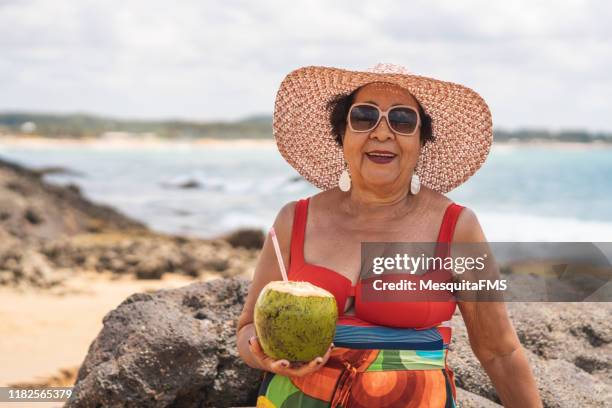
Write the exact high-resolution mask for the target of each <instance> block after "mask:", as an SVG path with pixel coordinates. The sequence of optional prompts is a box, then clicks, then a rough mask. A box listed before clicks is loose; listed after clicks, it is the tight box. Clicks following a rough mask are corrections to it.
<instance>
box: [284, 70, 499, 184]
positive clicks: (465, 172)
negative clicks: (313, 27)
mask: <svg viewBox="0 0 612 408" xmlns="http://www.w3.org/2000/svg"><path fill="white" fill-rule="evenodd" d="M370 82H390V83H393V84H397V85H399V86H401V87H403V88H405V89H407V90H408V91H409V92H410V93H411V94H412V95H413V96H414V97H415V98H416V99H417V100H418V101H419V103H420V104H421V106H422V107H423V109H424V110H425V113H427V114H428V115H429V116H430V117H431V119H432V120H431V122H432V131H433V136H434V141H429V142H427V143H426V144H425V145H424V146H423V148H422V149H421V155H420V157H419V161H418V163H417V168H416V172H417V174H418V176H419V178H420V181H421V184H423V185H425V186H427V187H429V188H432V189H434V190H436V191H439V192H441V193H446V192H448V191H450V190H452V189H453V188H455V187H457V186H459V185H460V184H461V183H463V182H464V181H466V180H467V179H468V178H469V177H470V176H472V175H473V174H474V173H475V172H476V170H478V169H479V168H480V166H482V164H483V163H484V161H485V159H486V157H487V155H488V153H489V149H490V147H491V143H492V141H493V131H492V127H493V125H492V120H491V112H490V111H489V108H488V106H487V104H486V103H485V101H484V100H483V99H482V97H480V95H478V94H477V93H476V92H475V91H473V90H471V89H470V88H467V87H465V86H462V85H458V84H454V83H451V82H445V81H440V80H437V79H432V78H426V77H423V76H418V75H413V74H410V73H408V72H407V71H406V70H405V69H404V68H403V67H400V66H396V65H391V64H378V65H376V66H375V67H373V68H371V69H370V70H368V71H348V70H343V69H338V68H330V67H316V66H310V67H303V68H299V69H296V70H295V71H292V72H290V73H289V75H287V76H286V77H285V79H284V80H283V82H282V83H281V85H280V88H279V90H278V93H277V95H276V101H275V103H274V117H273V130H274V137H275V139H276V144H277V146H278V149H279V151H280V153H281V154H282V156H283V157H284V158H285V160H287V162H288V163H289V164H290V165H291V166H292V167H293V168H294V169H296V170H297V171H298V173H300V174H301V175H302V176H303V177H304V178H305V179H306V180H308V181H309V182H311V183H312V184H314V185H315V186H317V187H318V188H320V189H322V190H328V189H330V188H333V187H335V186H337V185H338V178H339V177H340V174H341V173H342V171H343V170H344V169H346V162H345V160H344V156H343V153H342V148H341V147H340V146H338V144H337V143H336V141H335V139H334V136H333V134H332V127H331V122H330V111H329V108H328V102H329V101H331V100H332V99H334V98H335V97H336V96H337V95H338V94H350V93H351V92H353V91H354V90H355V89H357V88H359V87H360V86H362V85H365V84H367V83H370Z"/></svg>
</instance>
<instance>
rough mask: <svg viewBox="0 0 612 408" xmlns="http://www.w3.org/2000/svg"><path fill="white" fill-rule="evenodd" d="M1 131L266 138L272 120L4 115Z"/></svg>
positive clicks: (0, 118)
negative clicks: (206, 120) (204, 120)
mask: <svg viewBox="0 0 612 408" xmlns="http://www.w3.org/2000/svg"><path fill="white" fill-rule="evenodd" d="M0 132H5V133H13V134H20V133H31V134H36V135H39V136H45V137H75V138H83V137H99V136H102V135H103V134H105V133H107V132H126V133H135V134H145V133H148V134H151V133H154V134H155V135H157V136H159V137H162V138H169V139H174V138H219V139H236V138H240V139H264V138H271V137H272V117H271V116H253V117H248V118H245V119H243V120H239V121H234V122H196V121H186V120H160V121H157V120H126V119H115V118H108V117H103V116H95V115H89V114H68V115H56V114H41V113H25V112H7V113H0Z"/></svg>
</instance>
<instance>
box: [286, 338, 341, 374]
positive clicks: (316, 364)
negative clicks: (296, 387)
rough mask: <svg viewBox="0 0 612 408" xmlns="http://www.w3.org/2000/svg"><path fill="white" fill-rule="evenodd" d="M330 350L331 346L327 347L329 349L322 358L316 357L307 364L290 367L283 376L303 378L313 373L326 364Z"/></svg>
mask: <svg viewBox="0 0 612 408" xmlns="http://www.w3.org/2000/svg"><path fill="white" fill-rule="evenodd" d="M332 349H333V344H332V345H330V346H329V348H328V349H327V351H326V352H325V354H324V355H323V356H322V357H316V358H314V359H312V360H311V361H309V362H308V363H302V364H301V365H299V366H297V365H296V366H294V367H291V368H289V369H287V370H286V374H283V375H289V376H294V377H303V376H305V375H308V374H311V373H314V372H315V371H317V370H318V369H319V368H321V367H323V366H324V365H325V363H327V360H329V356H330V355H331V351H332Z"/></svg>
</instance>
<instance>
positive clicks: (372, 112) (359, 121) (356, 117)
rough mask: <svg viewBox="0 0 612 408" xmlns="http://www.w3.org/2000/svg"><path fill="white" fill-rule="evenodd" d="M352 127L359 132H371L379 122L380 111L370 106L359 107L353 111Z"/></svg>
mask: <svg viewBox="0 0 612 408" xmlns="http://www.w3.org/2000/svg"><path fill="white" fill-rule="evenodd" d="M349 120H350V121H351V127H352V128H353V130H356V131H357V132H362V131H366V130H370V129H372V128H373V127H374V125H376V122H378V109H376V108H375V107H373V106H368V105H357V106H353V109H351V116H350V118H349Z"/></svg>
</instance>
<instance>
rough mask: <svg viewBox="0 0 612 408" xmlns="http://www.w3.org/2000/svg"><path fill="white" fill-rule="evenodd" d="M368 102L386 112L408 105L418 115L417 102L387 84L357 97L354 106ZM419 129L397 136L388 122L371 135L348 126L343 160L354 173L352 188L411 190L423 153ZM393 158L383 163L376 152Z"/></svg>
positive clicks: (370, 87)
mask: <svg viewBox="0 0 612 408" xmlns="http://www.w3.org/2000/svg"><path fill="white" fill-rule="evenodd" d="M360 102H367V103H371V104H374V105H377V106H378V107H379V108H380V109H381V111H383V112H384V111H386V110H388V109H389V108H390V107H392V106H394V105H408V106H412V107H414V109H415V110H417V112H418V104H417V101H416V99H415V98H414V97H413V96H412V95H411V94H410V93H409V92H408V91H407V90H405V89H403V88H401V87H399V86H397V85H394V84H388V83H371V84H368V85H365V86H363V87H362V88H361V89H360V90H359V91H358V92H357V93H356V95H355V98H354V101H353V104H355V103H360ZM420 131H421V130H420V128H419V129H418V130H417V131H416V133H415V134H414V135H411V136H404V135H399V134H397V133H395V132H394V131H393V130H392V129H391V128H389V124H388V123H387V121H386V120H385V118H381V120H380V122H379V123H378V125H377V126H376V128H374V129H373V130H371V131H370V132H353V131H352V130H351V129H350V127H349V126H348V125H347V127H346V131H345V134H344V139H343V149H344V157H345V160H346V161H347V164H348V167H349V171H350V173H351V181H352V184H353V188H365V189H371V190H372V189H373V190H380V191H385V192H395V191H396V190H397V189H406V190H407V189H409V185H410V178H411V177H412V172H413V170H414V168H415V166H416V164H417V162H418V159H419V154H420V152H421V143H420ZM375 151H379V152H380V151H382V152H388V153H391V154H393V155H394V156H393V158H392V159H391V160H390V161H387V162H382V160H381V159H377V158H376V157H375V156H374V154H373V152H375Z"/></svg>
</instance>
